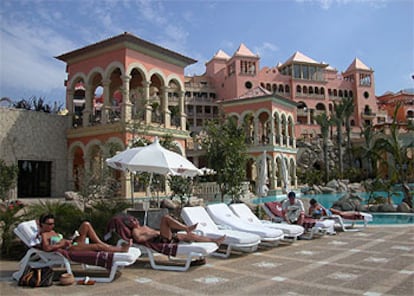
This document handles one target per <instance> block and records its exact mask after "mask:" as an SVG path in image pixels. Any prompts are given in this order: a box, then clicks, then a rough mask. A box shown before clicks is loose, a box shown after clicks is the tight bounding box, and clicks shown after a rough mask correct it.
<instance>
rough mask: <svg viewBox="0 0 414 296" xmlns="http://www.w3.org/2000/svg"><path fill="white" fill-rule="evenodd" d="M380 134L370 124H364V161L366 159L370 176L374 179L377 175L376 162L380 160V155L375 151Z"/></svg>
mask: <svg viewBox="0 0 414 296" xmlns="http://www.w3.org/2000/svg"><path fill="white" fill-rule="evenodd" d="M377 134H378V133H377V132H375V131H374V129H373V127H372V126H371V125H370V124H364V126H363V129H362V130H361V136H363V138H364V145H363V146H362V147H361V149H362V155H361V156H362V159H366V160H367V163H368V176H369V177H372V176H375V175H377V174H376V171H377V166H376V162H377V160H378V159H379V155H378V153H377V151H376V149H375V141H374V139H375V137H376V135H377Z"/></svg>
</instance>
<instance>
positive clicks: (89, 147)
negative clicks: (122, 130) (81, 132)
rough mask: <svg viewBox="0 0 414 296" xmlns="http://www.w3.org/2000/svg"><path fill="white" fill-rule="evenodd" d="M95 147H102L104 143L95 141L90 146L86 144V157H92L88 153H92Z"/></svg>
mask: <svg viewBox="0 0 414 296" xmlns="http://www.w3.org/2000/svg"><path fill="white" fill-rule="evenodd" d="M94 146H99V147H102V142H101V141H100V140H98V139H93V140H92V141H90V142H89V143H88V144H86V145H85V152H86V153H85V155H86V157H89V156H90V155H89V154H88V153H90V150H91V148H92V147H94Z"/></svg>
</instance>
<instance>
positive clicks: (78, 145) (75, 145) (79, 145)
mask: <svg viewBox="0 0 414 296" xmlns="http://www.w3.org/2000/svg"><path fill="white" fill-rule="evenodd" d="M78 148H80V149H82V151H83V153H85V151H86V147H85V145H84V144H83V143H82V142H81V141H75V142H73V143H72V144H70V146H69V148H68V155H69V156H72V155H73V152H74V150H76V149H78Z"/></svg>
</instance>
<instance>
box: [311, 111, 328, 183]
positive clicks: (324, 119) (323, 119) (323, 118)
mask: <svg viewBox="0 0 414 296" xmlns="http://www.w3.org/2000/svg"><path fill="white" fill-rule="evenodd" d="M314 119H315V121H316V123H317V124H319V126H320V127H321V134H322V140H323V160H324V163H325V168H324V170H325V181H326V182H328V181H329V161H328V139H329V127H330V126H331V125H332V120H331V119H330V118H329V117H328V116H327V115H326V113H321V114H319V115H317V116H315V118H314Z"/></svg>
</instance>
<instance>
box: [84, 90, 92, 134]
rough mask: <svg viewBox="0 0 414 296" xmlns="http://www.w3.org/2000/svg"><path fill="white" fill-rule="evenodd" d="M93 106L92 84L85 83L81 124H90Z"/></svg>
mask: <svg viewBox="0 0 414 296" xmlns="http://www.w3.org/2000/svg"><path fill="white" fill-rule="evenodd" d="M92 108H93V93H92V86H91V85H85V109H84V110H83V117H82V126H84V127H86V126H89V125H91V114H92Z"/></svg>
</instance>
